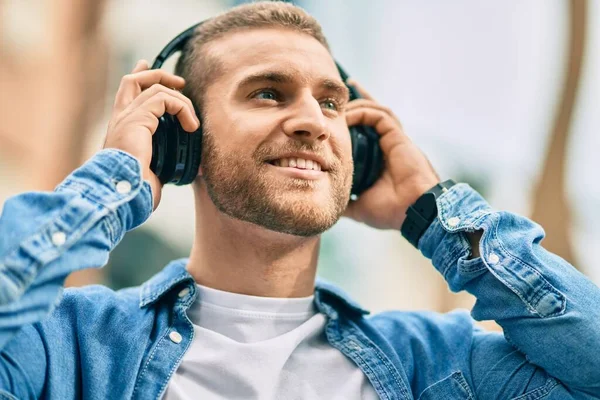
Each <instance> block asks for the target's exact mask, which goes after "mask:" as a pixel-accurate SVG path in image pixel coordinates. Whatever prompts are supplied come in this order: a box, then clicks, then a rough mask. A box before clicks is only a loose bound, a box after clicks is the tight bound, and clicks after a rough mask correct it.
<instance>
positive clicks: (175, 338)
mask: <svg viewBox="0 0 600 400" xmlns="http://www.w3.org/2000/svg"><path fill="white" fill-rule="evenodd" d="M169 339H171V342H173V343H176V344H179V343H181V341H182V340H183V338H182V337H181V335H180V334H179V332H177V331H171V333H169Z"/></svg>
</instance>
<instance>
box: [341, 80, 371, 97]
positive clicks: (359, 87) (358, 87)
mask: <svg viewBox="0 0 600 400" xmlns="http://www.w3.org/2000/svg"><path fill="white" fill-rule="evenodd" d="M346 83H348V84H349V85H352V86H354V87H355V88H356V90H358V93H360V95H361V96H362V98H363V99H367V100H375V99H374V98H373V96H371V94H370V93H369V92H367V90H366V89H365V88H364V87H363V86H362V85H361V84H360V83H358V82H357V81H356V80H354V79H353V78H348V79H346Z"/></svg>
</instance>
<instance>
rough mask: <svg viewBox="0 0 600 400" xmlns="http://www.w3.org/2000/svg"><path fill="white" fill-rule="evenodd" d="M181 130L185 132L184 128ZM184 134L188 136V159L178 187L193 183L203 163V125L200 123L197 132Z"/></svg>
mask: <svg viewBox="0 0 600 400" xmlns="http://www.w3.org/2000/svg"><path fill="white" fill-rule="evenodd" d="M181 130H182V131H183V128H181ZM183 134H185V135H186V136H187V142H188V146H187V151H188V157H187V160H186V163H185V168H184V172H183V175H182V176H181V180H180V181H179V182H177V183H176V185H187V184H190V183H192V182H193V181H194V179H196V176H197V175H198V170H199V169H200V161H202V160H201V158H202V157H201V156H202V123H200V128H198V130H197V131H196V132H194V133H188V132H185V131H183Z"/></svg>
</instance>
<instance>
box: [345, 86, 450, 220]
mask: <svg viewBox="0 0 600 400" xmlns="http://www.w3.org/2000/svg"><path fill="white" fill-rule="evenodd" d="M348 83H349V84H351V85H353V86H355V87H356V88H357V89H358V91H359V92H360V94H361V96H363V99H357V100H354V101H351V102H350V103H348V105H347V106H346V122H347V123H348V126H353V125H369V126H372V127H374V128H375V130H376V131H377V133H379V135H381V139H380V142H379V144H380V146H381V149H382V151H383V156H384V159H385V167H384V170H383V173H382V176H381V177H380V178H379V180H377V182H375V184H374V185H373V186H372V187H370V188H369V189H368V190H366V191H365V192H363V193H362V194H361V195H360V197H359V199H358V200H356V201H352V202H350V204H349V205H348V208H347V209H346V212H345V213H344V216H346V217H350V218H352V219H354V220H356V221H359V222H364V223H365V224H367V225H370V226H372V227H375V228H379V229H400V227H401V226H402V222H404V219H405V218H406V210H407V209H408V207H409V206H410V205H411V204H413V203H414V202H415V201H416V200H417V199H418V198H419V197H420V196H421V195H422V194H423V193H425V192H426V191H427V190H429V189H431V188H432V187H433V186H435V185H436V184H437V183H438V182H439V177H438V175H437V174H436V172H435V170H434V169H433V167H432V166H431V164H430V163H429V160H427V158H426V157H425V155H424V154H423V153H422V152H421V150H419V149H418V148H417V146H415V145H414V144H413V143H412V141H411V140H410V139H409V138H408V136H406V135H405V134H404V130H403V129H402V124H401V123H400V121H399V120H398V118H397V117H396V116H395V115H394V113H392V111H391V110H390V109H389V108H387V107H384V106H382V105H380V104H379V103H377V102H376V101H375V100H373V98H372V97H371V96H370V95H369V94H368V93H367V92H366V91H365V90H364V88H362V87H361V86H360V85H359V84H358V83H357V82H356V81H354V80H349V82H348Z"/></svg>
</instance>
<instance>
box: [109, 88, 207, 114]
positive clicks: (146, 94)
mask: <svg viewBox="0 0 600 400" xmlns="http://www.w3.org/2000/svg"><path fill="white" fill-rule="evenodd" d="M160 92H164V93H167V94H168V95H170V96H174V97H177V98H178V99H180V100H182V101H184V102H185V103H186V104H187V106H188V108H189V109H190V111H191V112H192V115H193V116H194V119H195V120H196V122H197V123H198V124H199V123H200V120H198V117H197V116H196V111H195V109H194V105H193V104H192V101H191V100H190V99H189V98H188V97H186V96H185V95H184V94H183V93H180V92H178V91H177V90H173V89H169V88H168V87H166V86H163V85H161V84H159V83H155V84H154V85H152V86H151V87H150V88H149V89H147V90H144V91H143V92H142V93H141V94H140V95H139V96H138V97H136V98H135V99H134V100H133V101H132V102H131V103H130V104H129V106H127V108H126V109H125V110H123V113H122V114H123V115H122V116H120V117H119V119H123V118H126V117H127V115H128V114H130V113H132V112H134V111H135V110H136V109H137V108H139V107H141V106H142V104H144V103H145V102H146V101H147V100H148V99H150V98H151V97H153V96H155V95H156V94H158V93H160Z"/></svg>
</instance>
